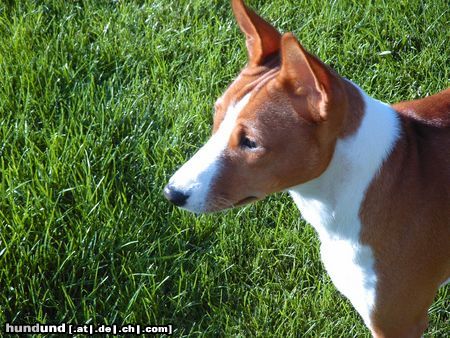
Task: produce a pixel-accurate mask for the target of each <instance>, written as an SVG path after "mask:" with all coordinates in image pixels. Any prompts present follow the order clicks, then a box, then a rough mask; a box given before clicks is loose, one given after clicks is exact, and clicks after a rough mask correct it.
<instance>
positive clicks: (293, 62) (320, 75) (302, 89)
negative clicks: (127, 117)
mask: <svg viewBox="0 0 450 338" xmlns="http://www.w3.org/2000/svg"><path fill="white" fill-rule="evenodd" d="M278 77H279V80H280V81H281V82H282V83H283V84H285V85H287V86H288V87H289V88H290V90H291V92H293V93H295V94H296V95H310V98H312V99H313V100H315V106H316V107H318V108H319V109H318V111H317V116H315V118H316V120H318V121H319V120H322V121H323V120H326V119H327V115H328V114H327V112H328V109H327V107H328V105H329V102H330V99H331V97H332V96H333V92H332V91H333V90H334V89H333V82H334V81H335V79H336V77H335V76H334V75H333V74H332V71H331V69H329V68H328V67H327V66H326V65H325V64H324V63H322V61H320V60H319V59H318V58H317V57H315V56H314V55H312V54H310V53H308V52H307V51H306V50H305V49H304V48H303V46H302V45H301V44H300V43H299V42H298V40H297V38H296V37H295V36H294V34H292V33H286V34H284V35H283V37H282V39H281V70H280V74H279V75H278Z"/></svg>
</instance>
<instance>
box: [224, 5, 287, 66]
mask: <svg viewBox="0 0 450 338" xmlns="http://www.w3.org/2000/svg"><path fill="white" fill-rule="evenodd" d="M231 5H232V6H233V12H234V16H235V17H236V20H237V22H238V24H239V27H240V28H241V31H242V32H243V33H244V34H245V36H246V39H247V41H246V45H247V49H248V55H249V60H250V64H252V65H261V64H262V63H263V62H264V59H265V58H266V57H267V56H269V55H270V54H273V53H275V52H277V51H278V50H279V49H280V43H281V34H280V33H279V32H278V31H277V30H276V29H275V28H274V27H273V26H272V25H271V24H270V23H268V22H267V21H265V20H264V19H263V18H261V17H260V16H259V15H258V14H256V13H255V12H254V11H252V10H251V9H250V8H248V7H247V6H246V5H245V4H244V2H243V1H242V0H232V2H231Z"/></svg>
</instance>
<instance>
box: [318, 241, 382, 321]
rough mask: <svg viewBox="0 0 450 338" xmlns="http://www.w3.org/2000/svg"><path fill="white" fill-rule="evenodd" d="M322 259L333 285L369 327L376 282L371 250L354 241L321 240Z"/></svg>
mask: <svg viewBox="0 0 450 338" xmlns="http://www.w3.org/2000/svg"><path fill="white" fill-rule="evenodd" d="M321 257H322V261H323V264H324V266H325V268H326V270H327V272H328V274H329V276H330V278H331V280H332V281H333V284H334V285H335V286H336V288H337V289H338V290H339V291H340V292H341V293H342V294H343V295H344V296H346V297H347V298H348V299H349V300H350V302H351V303H352V304H353V306H354V307H355V309H356V310H357V311H358V312H359V314H360V315H361V316H362V318H363V319H364V321H365V322H366V324H367V325H369V324H370V313H371V311H372V309H373V308H374V305H375V296H376V282H377V276H376V273H375V271H374V268H373V266H374V259H373V255H372V250H371V249H370V248H369V247H367V246H364V245H361V244H360V243H357V242H351V241H348V240H342V239H327V240H322V243H321Z"/></svg>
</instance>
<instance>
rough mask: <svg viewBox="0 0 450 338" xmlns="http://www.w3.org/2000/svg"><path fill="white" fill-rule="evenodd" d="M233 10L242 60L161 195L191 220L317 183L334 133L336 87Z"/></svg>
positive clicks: (267, 28) (278, 38) (307, 57)
mask: <svg viewBox="0 0 450 338" xmlns="http://www.w3.org/2000/svg"><path fill="white" fill-rule="evenodd" d="M232 5H233V11H234V14H235V17H236V20H237V22H238V24H239V27H240V29H241V30H242V32H243V33H244V34H245V36H246V45H247V49H248V56H249V61H248V64H247V65H246V66H245V67H244V69H243V70H242V71H241V73H240V74H239V76H238V77H237V78H236V80H235V81H234V82H233V83H232V84H231V85H230V86H229V87H228V89H227V90H226V91H225V93H224V94H223V95H222V96H221V97H220V98H219V99H218V100H217V102H216V104H215V114H214V126H213V134H212V136H211V138H210V139H209V140H208V142H207V143H206V144H205V145H204V146H203V147H202V148H201V149H200V150H199V151H198V152H197V153H196V154H195V155H194V156H193V157H192V158H191V159H190V160H189V161H188V162H187V163H186V164H184V165H183V166H182V167H181V168H180V169H179V170H178V171H177V172H176V173H175V174H174V175H173V176H172V178H171V179H170V181H169V183H168V185H167V186H166V187H165V188H164V194H165V196H166V197H167V198H168V199H169V200H170V201H171V202H173V203H174V204H176V205H178V206H180V207H182V208H185V209H187V210H189V211H193V212H196V213H201V212H211V211H218V210H222V209H226V208H230V207H234V206H238V205H243V204H246V203H248V202H251V201H255V200H259V199H262V198H264V197H265V196H267V195H269V194H271V193H274V192H277V191H282V190H285V189H287V188H289V187H292V186H295V185H298V184H301V183H304V182H307V181H309V180H311V179H314V178H316V177H318V176H319V175H320V174H321V173H322V172H323V171H324V170H325V169H326V167H327V166H328V163H329V162H330V159H331V157H332V154H333V151H334V146H335V143H336V140H337V137H338V135H339V133H340V132H341V129H342V125H343V121H344V117H345V114H344V113H343V112H344V111H345V108H346V105H347V100H346V98H345V95H343V92H344V91H343V80H342V79H341V78H340V77H339V76H338V75H336V74H335V73H334V72H333V71H331V70H330V69H329V68H328V67H327V66H325V65H324V64H323V63H322V62H321V61H319V60H318V59H317V58H316V57H314V56H313V55H311V54H309V53H308V52H307V51H305V49H304V48H303V47H302V46H301V45H300V44H299V42H298V41H297V39H296V38H295V37H294V35H293V34H291V33H286V34H284V35H281V34H280V33H279V32H278V31H277V30H276V29H275V28H274V27H273V26H272V25H270V24H269V23H267V22H266V21H265V20H264V19H262V18H261V17H260V16H258V15H257V14H256V13H255V12H253V11H252V10H251V9H249V8H248V7H246V5H245V4H244V3H243V2H242V1H241V0H233V1H232Z"/></svg>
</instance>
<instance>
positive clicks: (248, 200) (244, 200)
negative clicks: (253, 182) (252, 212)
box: [234, 196, 258, 206]
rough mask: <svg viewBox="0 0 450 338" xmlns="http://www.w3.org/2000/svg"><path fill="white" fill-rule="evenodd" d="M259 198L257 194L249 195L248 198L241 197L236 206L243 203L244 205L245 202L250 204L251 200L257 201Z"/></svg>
mask: <svg viewBox="0 0 450 338" xmlns="http://www.w3.org/2000/svg"><path fill="white" fill-rule="evenodd" d="M257 199H258V197H256V196H248V197H246V198H243V199H241V200H240V201H239V202H237V203H236V204H235V205H234V206H241V205H244V204H248V203H250V202H253V201H256V200H257Z"/></svg>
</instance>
